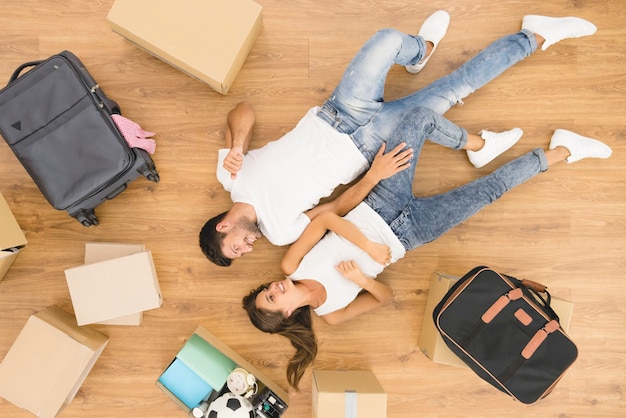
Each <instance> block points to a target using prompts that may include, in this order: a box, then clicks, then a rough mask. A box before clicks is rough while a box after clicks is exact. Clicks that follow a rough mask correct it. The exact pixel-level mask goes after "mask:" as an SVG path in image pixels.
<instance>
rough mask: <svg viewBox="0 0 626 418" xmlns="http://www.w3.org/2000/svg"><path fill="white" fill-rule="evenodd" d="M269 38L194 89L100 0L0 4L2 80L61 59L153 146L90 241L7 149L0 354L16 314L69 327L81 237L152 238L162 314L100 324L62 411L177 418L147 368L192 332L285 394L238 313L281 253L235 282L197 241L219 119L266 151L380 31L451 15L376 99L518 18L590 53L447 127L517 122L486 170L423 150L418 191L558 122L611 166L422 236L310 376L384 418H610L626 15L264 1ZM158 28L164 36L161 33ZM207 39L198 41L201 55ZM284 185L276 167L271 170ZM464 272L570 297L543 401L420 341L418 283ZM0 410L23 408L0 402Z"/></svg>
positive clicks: (534, 70) (454, 2) (264, 253)
mask: <svg viewBox="0 0 626 418" xmlns="http://www.w3.org/2000/svg"><path fill="white" fill-rule="evenodd" d="M259 3H261V4H262V5H263V7H264V10H263V15H264V27H263V30H262V32H261V34H260V36H259V38H258V41H257V42H256V44H255V46H254V48H253V50H252V52H251V54H250V56H249V57H248V60H247V61H246V63H245V65H244V67H243V69H242V70H241V72H240V74H239V76H238V78H237V80H236V82H235V84H234V86H233V88H232V90H231V92H230V93H229V94H228V95H226V96H223V95H220V94H218V93H216V92H214V91H213V90H211V89H210V88H209V87H207V86H206V85H204V84H202V83H200V82H198V81H196V80H194V79H192V78H190V77H188V76H187V75H185V74H183V73H181V72H179V71H177V70H175V69H173V68H172V67H170V66H168V65H167V64H164V63H163V62H161V61H159V60H158V59H156V58H153V57H151V56H149V55H148V54H146V53H144V52H142V51H140V50H139V49H137V48H135V47H134V46H133V45H131V44H129V43H127V42H125V41H124V40H123V39H122V38H120V37H119V36H117V35H116V34H114V33H112V32H111V31H110V29H109V27H108V25H107V23H106V20H105V17H106V15H107V13H108V10H109V9H110V7H111V4H112V0H99V1H96V0H89V1H84V0H63V1H61V0H40V1H36V0H2V1H1V2H0V27H1V28H2V33H1V34H0V79H4V80H8V78H9V76H10V74H11V73H12V72H13V70H14V69H15V68H16V67H17V66H18V65H19V64H21V63H22V62H25V61H30V60H33V59H40V58H46V57H48V56H49V55H51V54H53V53H56V52H59V51H61V50H64V49H69V50H71V51H73V52H74V53H76V54H77V55H78V56H79V57H80V58H81V59H82V60H83V62H84V63H85V64H86V65H87V67H88V68H89V70H90V71H91V72H92V74H93V75H94V77H95V78H96V79H97V80H98V81H99V83H100V85H101V87H102V88H103V89H104V90H105V91H106V92H107V94H108V95H110V96H111V97H112V98H114V99H115V100H117V101H118V102H119V103H120V105H121V107H122V110H123V112H124V114H125V115H126V116H128V117H130V118H131V119H133V120H135V121H137V122H139V123H140V124H141V125H142V126H143V127H144V128H145V129H146V130H149V131H154V132H157V136H156V137H157V139H158V146H157V151H156V154H155V155H154V158H155V161H156V164H157V167H158V169H159V172H160V174H161V178H162V180H161V182H160V183H158V184H154V183H150V182H148V181H147V180H145V179H139V180H137V181H136V182H133V183H132V185H131V186H130V187H129V189H128V190H127V191H126V192H124V193H123V194H122V195H120V196H119V197H118V198H116V199H115V200H113V201H110V202H107V203H105V204H104V205H102V206H101V207H99V209H98V210H97V214H98V216H99V218H100V221H101V224H100V226H98V227H95V228H89V229H87V228H85V227H83V226H81V225H80V224H79V223H78V222H76V221H74V220H73V219H71V218H70V217H69V216H67V215H66V214H65V213H64V212H58V211H55V210H54V209H52V208H51V207H50V206H49V205H48V204H47V202H46V201H45V200H44V199H43V197H42V195H41V194H40V193H39V191H38V190H37V189H36V187H35V186H34V184H33V182H32V180H31V179H30V177H29V176H28V175H27V174H26V172H25V171H24V169H23V168H22V166H21V165H20V164H19V162H18V161H17V160H16V158H15V157H14V155H13V154H12V153H11V151H10V149H9V148H8V146H7V145H6V144H5V143H4V142H3V141H0V142H2V143H0V192H1V193H2V194H3V195H4V197H5V198H6V199H7V201H8V203H9V205H10V207H11V208H12V210H13V212H14V214H15V216H16V218H17V220H18V221H19V223H20V225H21V227H22V228H23V229H24V231H25V233H26V236H27V238H28V241H29V245H28V247H27V248H26V250H25V251H23V252H22V253H21V254H20V256H19V257H18V258H17V261H16V262H15V264H14V265H13V267H12V268H11V270H10V271H9V273H8V274H7V275H6V277H5V278H4V280H3V281H2V282H0V329H1V330H2V331H1V332H0V358H3V357H4V355H5V354H6V353H7V351H8V350H9V348H10V347H11V344H12V343H13V341H14V340H15V338H16V337H17V335H18V333H19V331H20V330H21V328H22V327H23V326H24V324H25V322H26V320H27V318H28V317H29V315H31V314H32V313H34V312H37V311H39V310H41V309H43V308H45V307H47V306H49V305H53V304H55V305H59V306H61V307H62V308H64V309H66V310H68V311H72V304H71V300H70V296H69V292H68V289H67V285H66V282H65V276H64V272H63V271H64V269H66V268H69V267H72V266H76V265H79V264H81V262H82V259H83V256H84V245H85V243H86V242H90V241H98V242H126V243H145V244H146V246H147V247H148V248H149V249H150V250H152V253H153V255H154V259H155V264H156V267H157V271H158V276H159V280H160V284H161V289H162V292H163V297H164V303H163V306H162V307H161V308H160V309H157V310H153V311H149V312H147V313H146V314H145V316H144V321H143V324H142V325H141V326H139V327H115V326H96V328H97V329H99V330H101V331H102V332H103V333H105V334H107V335H109V336H110V337H111V340H110V343H109V345H108V346H107V348H106V350H105V351H104V353H103V355H102V356H101V357H100V359H99V360H98V362H97V363H96V365H95V367H94V368H93V370H92V371H91V373H90V374H89V376H88V378H87V380H86V381H85V382H84V384H83V386H82V388H81V389H80V391H79V392H78V395H77V396H76V398H75V399H74V401H73V403H72V404H71V405H70V406H68V407H67V408H66V409H65V410H64V411H63V412H62V414H61V416H62V417H67V418H71V417H85V416H90V417H151V418H157V417H181V418H182V417H184V416H185V414H184V413H183V412H182V411H181V410H180V409H179V408H178V407H177V406H176V405H175V404H174V403H173V402H172V401H171V400H170V399H169V398H167V397H166V396H165V395H164V394H163V393H162V392H161V391H160V390H159V389H158V388H157V387H156V386H155V383H154V382H155V380H156V379H157V377H158V376H159V374H160V372H161V371H162V369H163V368H164V367H165V366H166V365H167V364H168V362H169V361H170V360H171V358H172V357H173V356H174V355H175V354H176V352H177V351H178V350H179V349H180V347H181V346H182V344H183V343H184V341H185V340H186V339H187V338H188V337H189V336H190V335H191V333H192V332H193V331H194V329H195V328H196V326H198V325H200V324H201V325H203V326H204V327H206V328H207V329H209V330H210V331H212V332H213V333H214V334H216V335H217V336H218V337H219V338H220V339H222V341H224V342H225V343H226V344H228V345H229V346H231V347H232V348H233V349H234V350H236V351H237V352H239V353H240V354H241V355H242V356H243V357H245V358H246V359H248V360H249V361H250V362H252V363H254V364H255V365H256V366H258V367H259V368H261V369H262V370H264V371H265V372H266V373H267V374H268V375H269V376H271V377H272V378H273V379H274V380H275V381H276V382H277V383H278V384H279V385H280V386H282V387H283V388H285V389H287V383H286V379H285V373H284V369H285V365H286V361H287V358H288V355H289V354H290V353H291V348H290V345H289V343H288V342H287V341H286V340H283V339H281V338H280V337H277V336H270V335H265V334H262V333H260V332H258V331H256V329H254V328H253V327H252V326H251V325H250V323H249V321H248V319H247V317H246V315H245V313H244V311H243V310H242V309H241V308H240V300H241V297H242V296H243V295H244V294H245V293H247V291H248V290H249V289H250V288H252V287H256V286H257V285H258V284H260V283H261V282H264V281H266V280H268V279H275V278H279V277H280V274H279V269H278V263H279V260H280V258H281V256H282V254H283V253H284V251H285V248H277V247H272V246H271V245H270V244H269V243H268V242H267V241H265V240H262V241H259V242H258V243H257V244H256V246H255V248H256V250H255V252H254V253H252V254H250V255H247V256H246V257H245V259H243V260H240V261H238V262H236V263H235V264H234V266H233V267H231V268H229V269H224V268H218V267H215V266H214V265H212V264H211V263H209V262H208V261H207V260H206V259H205V258H204V256H203V255H202V254H201V252H200V250H199V248H198V245H197V234H198V231H199V229H200V228H201V226H202V225H203V223H204V222H205V220H206V219H207V218H208V217H210V216H212V215H213V214H216V213H218V212H220V211H222V210H224V209H226V208H228V207H229V196H228V194H227V193H226V192H224V191H223V189H222V188H221V186H220V184H219V183H218V181H217V180H216V178H215V165H216V155H217V150H218V148H220V146H221V144H222V142H223V137H224V117H225V114H226V112H227V111H228V110H229V109H230V108H232V107H233V106H234V105H235V104H236V103H237V102H239V101H241V100H249V101H251V102H252V103H253V105H254V107H255V109H256V111H257V114H258V129H257V130H256V132H255V137H254V141H253V144H252V146H253V147H260V146H262V145H263V144H265V143H266V142H268V141H270V140H273V139H276V138H278V137H280V136H281V135H282V134H284V133H285V132H287V131H288V130H289V129H291V127H293V126H294V124H295V123H296V122H297V121H298V120H299V118H300V117H301V116H302V115H303V114H304V113H305V112H306V110H307V109H309V108H310V107H312V106H315V105H319V104H321V103H322V102H323V100H324V99H325V98H326V97H327V96H328V95H329V93H330V92H331V90H332V89H333V87H334V86H335V85H336V83H337V82H338V81H339V79H340V77H341V75H342V72H343V70H344V68H345V67H346V65H347V63H348V61H349V59H350V58H351V57H352V55H353V54H354V53H355V52H356V51H357V49H358V48H359V47H360V46H361V44H362V43H363V42H364V41H365V40H366V39H367V38H368V37H369V36H370V35H371V34H372V33H373V32H375V31H376V30H377V29H379V28H383V27H395V28H397V29H400V30H403V31H406V32H416V31H417V29H418V28H419V26H420V25H421V23H422V21H423V20H424V19H425V18H426V17H428V16H429V15H430V14H431V13H432V12H434V11H435V10H437V9H439V8H445V9H447V10H448V11H449V12H450V14H451V17H452V22H451V26H450V29H449V32H448V35H447V37H446V38H445V39H444V40H443V41H442V43H441V44H440V46H439V48H438V50H437V52H436V54H435V56H434V57H433V58H432V60H431V61H430V63H429V64H428V66H427V67H426V69H425V70H424V71H423V72H422V73H421V74H420V75H410V74H408V73H406V72H405V71H404V69H402V68H394V69H392V71H391V72H390V76H389V79H388V82H387V98H388V99H391V98H394V97H399V96H401V95H403V94H405V93H407V92H410V91H413V90H415V89H419V88H420V87H422V86H424V85H426V84H428V83H429V82H431V81H433V80H435V79H436V78H438V77H440V76H442V75H444V74H447V73H449V72H450V71H451V70H453V69H454V68H456V67H457V66H459V65H460V64H461V63H462V62H464V61H465V60H466V59H467V58H468V57H470V56H472V55H473V54H475V53H476V52H477V51H479V50H480V49H482V48H483V47H485V46H487V45H488V44H489V43H490V42H491V41H492V40H495V39H496V38H498V37H500V36H502V35H505V34H508V33H512V32H516V31H517V30H518V29H519V28H520V22H521V18H522V16H523V15H524V14H527V13H532V14H545V15H555V16H563V15H576V16H581V17H584V18H587V19H589V20H591V21H593V22H594V23H595V24H596V25H597V27H598V31H597V33H596V35H594V36H592V37H587V38H582V39H575V40H568V41H564V42H562V43H559V44H558V45H556V46H553V47H550V48H549V49H548V50H547V51H545V52H542V51H538V52H537V53H536V54H535V55H534V56H532V57H530V58H529V59H527V60H526V61H524V62H522V63H520V64H518V65H517V66H516V67H515V68H512V69H511V70H509V71H507V72H506V73H505V74H503V75H502V76H501V77H500V78H499V79H498V80H496V81H494V82H493V83H491V84H490V85H489V86H487V87H485V88H484V89H481V90H480V91H478V92H476V93H475V94H473V95H472V96H471V97H470V98H468V99H467V100H466V101H465V104H464V106H462V107H455V108H454V109H453V110H451V111H450V112H448V113H447V117H448V118H449V119H451V120H452V121H454V122H456V123H458V124H460V125H461V126H464V127H466V128H468V129H469V130H470V131H472V132H476V131H479V130H480V129H483V128H487V129H492V130H504V129H510V128H512V127H515V126H519V127H521V128H523V129H524V131H525V136H524V137H523V139H522V141H521V142H520V143H519V144H518V145H516V146H515V147H514V148H513V149H511V150H510V151H508V152H507V153H505V155H503V156H502V157H501V158H499V159H498V160H497V161H496V162H494V163H492V164H489V165H488V166H486V167H484V168H483V169H479V170H476V169H473V168H472V167H471V165H470V164H469V163H468V162H467V159H466V157H465V155H464V154H462V153H455V152H454V151H451V150H448V149H442V148H441V147H437V146H434V145H432V144H427V145H426V147H425V150H424V152H423V153H422V157H421V161H420V165H419V167H418V169H417V175H416V183H415V190H416V192H417V193H418V194H420V195H428V194H432V193H438V192H443V191H445V190H448V189H450V188H451V187H454V186H457V185H460V184H463V183H465V182H467V181H468V180H470V179H473V178H476V177H477V176H479V175H482V174H484V173H488V172H490V171H491V170H493V169H494V168H495V167H497V166H498V165H500V164H501V163H503V162H505V161H508V160H511V159H512V158H514V157H516V156H519V155H521V154H523V153H525V152H526V151H528V150H530V149H531V148H534V147H537V146H545V145H547V144H548V142H549V140H550V136H551V134H552V132H553V130H554V129H556V128H565V129H570V130H574V131H576V132H579V133H581V134H584V135H587V136H593V137H597V138H599V139H602V140H603V141H606V142H607V143H608V144H609V145H610V146H611V147H612V148H613V150H614V153H613V156H612V157H611V158H610V159H608V160H585V161H581V162H578V163H576V164H573V165H567V164H562V165H559V166H555V167H554V168H553V169H551V170H550V171H549V172H547V173H545V174H542V175H540V176H538V177H536V178H534V179H532V180H531V181H529V182H528V183H526V184H524V185H522V186H520V187H519V188H517V189H515V190H514V191H512V192H510V193H509V194H507V195H506V196H505V197H504V198H502V199H501V200H500V201H498V202H497V203H495V204H493V205H492V206H490V207H488V208H487V209H485V210H484V211H482V212H481V213H479V214H478V215H476V216H475V217H473V218H472V219H471V220H469V221H467V222H465V223H464V224H462V225H460V226H458V227H457V228H455V229H453V230H452V231H450V232H449V233H448V234H446V235H445V236H443V237H441V238H440V239H438V240H437V241H435V242H433V243H431V244H428V245H426V246H424V247H422V248H419V249H417V250H415V251H413V252H411V253H410V254H407V256H406V257H405V258H404V259H403V260H401V261H400V262H398V263H397V264H395V265H393V266H392V267H390V268H389V269H387V270H386V271H385V272H384V274H382V275H381V276H380V280H383V281H385V282H386V283H389V284H390V285H391V286H392V287H393V288H394V290H395V299H394V302H393V303H392V304H390V305H389V306H386V307H383V308H381V309H378V310H377V311H374V312H372V313H369V314H367V315H364V316H363V317H362V318H360V319H357V320H354V321H352V322H349V323H346V324H345V325H342V326H339V327H335V328H333V327H329V326H326V325H324V324H323V323H322V322H321V321H319V320H317V319H316V320H315V323H314V325H315V329H316V332H317V335H318V338H319V355H318V358H317V360H316V362H315V364H314V366H313V367H314V368H316V369H331V370H332V369H355V370H373V371H374V372H375V374H376V376H377V377H378V378H379V380H380V382H381V384H382V386H383V387H384V388H385V390H386V392H387V393H388V416H389V417H391V418H406V417H460V416H466V417H503V416H514V417H592V416H593V417H617V416H624V411H625V410H626V395H625V392H626V325H625V324H626V308H625V306H626V304H625V303H624V297H625V296H626V282H625V281H624V270H625V268H626V253H625V248H626V218H625V217H624V213H625V212H626V170H625V168H624V167H625V166H626V129H625V128H624V104H625V103H626V76H625V74H624V72H625V70H624V67H625V64H626V52H625V51H626V29H625V28H624V23H625V22H626V4H625V3H624V2H623V1H622V0H586V1H575V0H553V1H544V0H527V1H517V0H501V1H499V2H495V3H494V2H492V1H486V0H476V1H471V2H468V1H466V0H448V1H439V0H435V1H421V2H420V1H415V0H368V1H363V0H346V1H336V0H259ZM163 29H164V30H167V28H163ZM201 52H202V42H201V41H199V43H198V53H201ZM285 175H289V173H285ZM479 264H487V265H489V266H491V267H493V268H496V269H498V270H500V271H502V272H504V273H508V274H511V275H514V276H518V277H525V278H529V279H533V280H536V281H540V282H543V283H544V284H546V285H548V286H549V287H550V289H551V290H552V293H553V294H554V295H555V296H559V297H562V298H568V299H571V300H572V301H573V303H574V313H573V319H572V328H571V333H570V334H571V337H572V339H573V340H574V341H575V342H576V343H577V345H578V348H579V351H580V356H579V358H578V360H577V361H576V363H575V364H574V366H573V368H572V369H571V370H570V371H569V372H568V373H567V374H566V376H565V377H564V379H563V380H562V381H561V382H560V383H559V385H558V386H557V387H556V389H555V390H554V392H553V393H552V394H551V395H550V396H549V397H547V398H546V399H544V400H542V401H540V402H539V403H537V404H535V405H532V406H527V405H523V404H520V403H519V402H514V401H513V400H511V399H509V398H508V397H507V396H505V395H504V394H502V393H500V392H498V391H497V390H495V389H493V388H492V387H491V386H489V385H488V384H487V383H485V382H483V381H482V380H480V379H479V378H478V377H476V376H475V375H474V374H472V373H471V372H470V371H468V370H464V369H460V368H455V367H451V366H445V365H440V364H434V363H432V362H431V361H430V360H429V359H428V358H426V357H425V356H424V355H423V354H422V353H421V352H420V350H419V348H418V346H417V341H418V337H419V335H420V329H421V323H422V319H423V310H424V306H425V302H426V297H427V292H428V285H429V278H430V276H431V273H432V272H433V271H439V272H443V273H448V274H454V275H462V274H463V273H465V272H466V271H467V270H469V269H470V268H472V267H474V266H475V265H479ZM310 414H311V373H310V370H309V371H307V373H306V375H305V378H304V380H303V382H302V388H301V391H300V392H294V391H291V392H290V407H289V410H288V411H287V413H286V414H285V415H284V416H285V417H286V418H301V417H309V416H310ZM0 416H2V417H4V418H13V417H25V416H29V414H28V413H26V412H24V411H22V410H20V409H18V408H17V407H15V406H14V405H12V404H10V403H9V402H7V401H5V400H3V399H0Z"/></svg>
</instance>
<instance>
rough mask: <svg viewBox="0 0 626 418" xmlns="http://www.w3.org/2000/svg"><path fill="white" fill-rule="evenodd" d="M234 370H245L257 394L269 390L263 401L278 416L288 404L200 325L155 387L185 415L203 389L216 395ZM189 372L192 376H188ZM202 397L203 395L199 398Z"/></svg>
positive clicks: (286, 397) (279, 392)
mask: <svg viewBox="0 0 626 418" xmlns="http://www.w3.org/2000/svg"><path fill="white" fill-rule="evenodd" d="M237 367H241V368H243V369H245V370H247V371H248V372H249V373H252V374H253V375H254V376H255V377H256V380H257V383H258V385H259V388H258V394H259V393H261V392H263V391H265V392H267V390H269V391H271V393H272V395H271V399H267V400H266V402H268V403H269V404H270V405H271V407H272V408H274V409H276V410H278V411H280V413H281V415H282V413H283V412H284V411H285V410H286V409H287V406H288V404H289V395H288V394H287V392H285V391H284V390H283V389H281V388H280V386H278V385H277V384H276V383H274V382H273V381H272V380H270V378H269V377H267V376H266V375H265V374H264V373H263V372H261V371H260V370H259V369H257V368H256V367H254V366H253V365H252V364H250V363H249V362H248V361H246V360H245V359H244V358H243V357H241V356H240V355H239V354H237V353H236V352H235V351H233V350H232V349H231V348H230V347H228V346H227V345H226V344H224V343H223V342H222V341H220V340H219V339H218V338H217V337H216V336H215V335H213V334H212V333H210V332H209V331H207V330H206V329H205V328H203V327H202V326H198V327H197V328H196V330H195V331H194V333H193V334H192V335H191V337H190V338H189V340H187V342H186V343H185V345H184V346H183V347H182V349H181V350H180V351H179V352H178V354H177V355H176V357H175V358H174V359H173V360H172V361H171V362H170V363H169V364H168V366H167V367H166V369H165V370H164V371H163V373H162V374H161V376H159V378H158V379H157V381H156V385H157V386H158V387H159V388H161V390H162V391H163V392H164V393H165V394H166V395H167V396H169V397H170V398H171V399H172V400H173V401H174V402H175V403H176V404H177V405H178V406H180V407H181V408H182V409H183V410H184V411H185V412H187V413H188V412H189V411H190V409H191V408H192V406H190V405H191V404H192V403H193V402H195V401H198V400H199V399H200V398H199V397H200V396H201V395H202V393H203V391H206V390H207V388H212V390H213V391H215V392H213V393H212V395H211V396H214V395H216V393H217V392H219V391H220V390H221V389H222V388H223V387H224V385H225V383H226V378H227V377H228V374H230V372H231V371H232V370H234V369H235V368H237ZM189 372H191V373H192V374H193V376H189ZM197 379H200V380H199V381H198V380H197ZM193 381H198V383H197V384H196V385H193V384H191V383H190V382H193ZM181 382H182V384H181ZM204 398H206V395H204V397H203V398H202V399H204ZM194 406H195V405H194ZM272 416H274V415H272ZM276 416H279V415H276Z"/></svg>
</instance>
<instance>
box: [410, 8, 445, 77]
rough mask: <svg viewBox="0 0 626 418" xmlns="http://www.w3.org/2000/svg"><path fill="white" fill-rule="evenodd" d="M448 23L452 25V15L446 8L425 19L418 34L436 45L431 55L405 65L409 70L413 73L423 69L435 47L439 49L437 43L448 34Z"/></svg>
mask: <svg viewBox="0 0 626 418" xmlns="http://www.w3.org/2000/svg"><path fill="white" fill-rule="evenodd" d="M448 25H450V15H449V14H448V12H446V11H445V10H438V11H436V12H435V13H433V14H432V15H430V16H429V17H428V19H426V20H425V21H424V23H423V24H422V27H421V28H420V31H419V33H418V35H419V36H421V37H422V38H424V39H425V40H427V41H430V42H432V43H433V45H434V46H433V50H432V51H430V55H428V56H427V57H426V58H425V59H423V60H422V61H421V62H418V63H417V64H413V65H407V66H405V67H404V68H406V70H407V71H408V72H410V73H411V74H417V73H419V72H420V71H422V69H423V68H424V67H425V66H426V63H427V62H428V60H429V59H430V57H432V56H433V53H434V52H435V49H437V45H439V42H440V41H441V40H442V39H443V37H444V36H445V35H446V31H447V30H448Z"/></svg>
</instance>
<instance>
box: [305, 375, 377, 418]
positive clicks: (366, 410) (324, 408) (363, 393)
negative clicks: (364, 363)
mask: <svg viewBox="0 0 626 418" xmlns="http://www.w3.org/2000/svg"><path fill="white" fill-rule="evenodd" d="M311 386H312V390H313V404H312V409H311V410H312V417H313V418H348V417H354V418H385V417H386V416H387V393H386V392H385V390H384V389H383V387H382V386H381V384H380V382H379V381H378V379H377V378H376V376H375V375H374V373H372V372H371V371H354V370H349V371H340V370H314V371H313V381H312V384H311Z"/></svg>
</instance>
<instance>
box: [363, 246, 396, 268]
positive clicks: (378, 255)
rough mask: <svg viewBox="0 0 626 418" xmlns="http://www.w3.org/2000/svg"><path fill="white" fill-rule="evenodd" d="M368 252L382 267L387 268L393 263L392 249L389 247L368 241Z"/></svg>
mask: <svg viewBox="0 0 626 418" xmlns="http://www.w3.org/2000/svg"><path fill="white" fill-rule="evenodd" d="M366 252H367V254H368V255H369V256H370V257H372V260H374V261H376V262H377V263H378V264H380V265H383V266H385V267H387V266H388V265H389V263H390V262H391V248H389V246H388V245H385V244H381V243H379V242H374V241H369V240H368V243H367V249H366Z"/></svg>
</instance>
